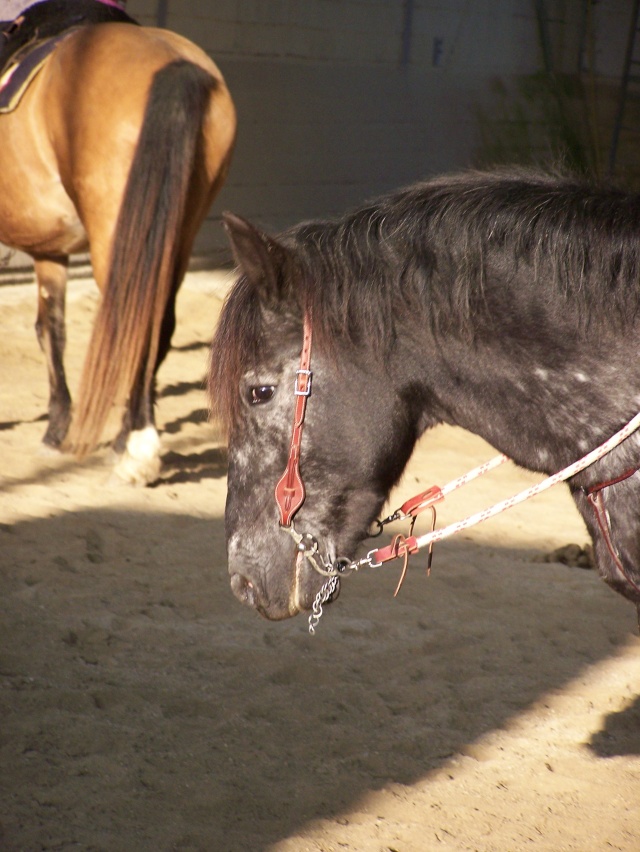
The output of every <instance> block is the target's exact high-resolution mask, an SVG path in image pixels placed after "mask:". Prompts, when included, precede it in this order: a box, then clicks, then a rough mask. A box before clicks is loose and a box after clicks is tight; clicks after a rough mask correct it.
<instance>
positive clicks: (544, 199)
mask: <svg viewBox="0 0 640 852" xmlns="http://www.w3.org/2000/svg"><path fill="white" fill-rule="evenodd" d="M279 241H280V242H281V243H282V244H283V245H284V246H286V247H287V248H288V249H289V251H290V253H291V256H292V258H293V260H292V263H291V265H290V269H289V270H288V271H286V270H285V272H284V273H283V274H284V277H285V280H284V281H283V310H284V311H288V310H289V307H288V306H290V305H291V303H292V302H293V303H294V304H295V305H296V306H297V309H298V310H297V313H298V316H301V315H302V312H303V311H308V310H311V312H312V316H313V317H314V326H315V327H316V329H317V333H318V336H319V338H320V339H321V342H323V343H324V344H325V345H329V346H330V345H331V343H332V342H338V343H340V342H342V341H344V340H347V339H348V340H351V341H353V342H354V343H356V344H357V345H359V346H368V347H371V348H375V347H376V346H377V345H379V341H381V340H383V341H387V342H389V341H391V342H392V341H393V339H394V336H395V333H396V328H397V326H398V325H399V324H400V323H407V322H412V321H413V322H415V321H416V319H417V318H419V320H420V322H421V323H422V324H423V325H430V326H431V328H433V329H434V331H438V332H439V333H449V332H453V331H457V332H461V331H463V330H464V329H465V328H466V329H468V328H470V327H472V326H473V323H474V322H476V321H477V320H478V318H479V317H484V318H487V314H488V312H490V310H491V294H490V293H487V287H488V286H490V285H489V284H488V279H487V275H486V273H487V269H488V267H489V266H491V268H492V269H494V270H495V268H496V264H498V265H499V267H500V268H501V269H502V270H503V277H502V280H503V282H504V280H506V281H508V280H509V272H510V271H511V272H513V273H515V271H516V270H517V269H518V268H519V266H520V265H524V264H526V265H527V267H529V268H530V269H532V270H533V275H532V276H530V278H531V279H532V280H533V281H534V282H535V284H536V286H537V285H539V286H543V287H544V288H546V290H547V291H548V293H549V298H553V299H558V298H560V299H563V300H564V301H565V303H566V310H567V311H570V312H572V313H573V314H575V316H576V323H582V324H584V325H588V322H589V317H590V315H591V314H593V313H594V312H599V314H602V313H603V312H604V313H605V314H606V316H607V317H610V318H611V321H612V322H613V321H616V322H618V323H621V324H623V325H624V324H625V323H628V322H631V321H632V320H633V319H634V318H635V317H636V314H637V311H638V305H639V302H640V287H639V286H638V285H637V284H638V278H639V275H640V196H639V195H636V194H627V193H624V192H622V191H620V190H618V189H615V188H611V187H595V186H592V185H589V184H587V183H585V182H584V181H582V180H579V179H577V178H572V177H558V176H554V175H549V174H543V173H538V172H531V171H524V170H509V171H507V170H497V171H492V172H465V173H462V174H458V175H453V176H445V177H439V178H436V179H434V180H430V181H426V182H423V183H418V184H416V185H414V186H411V187H409V188H406V189H403V190H399V191H398V192H395V193H392V194H390V195H387V196H384V197H382V198H380V199H377V200H375V201H373V202H371V203H369V204H366V205H364V206H362V207H360V208H359V209H357V210H355V211H353V212H351V213H349V214H347V215H345V216H343V217H341V218H339V219H336V220H330V221H317V222H307V223H303V224H301V225H298V226H296V227H294V228H292V229H291V230H289V231H287V232H285V233H284V234H282V235H281V236H280V238H279ZM289 279H295V280H289ZM629 282H633V283H634V285H635V286H629ZM262 334H263V314H262V311H261V307H260V305H259V303H258V300H257V299H256V297H255V293H254V291H253V289H252V287H250V286H249V284H248V283H247V282H246V280H244V279H243V278H240V280H239V281H238V282H237V284H236V285H235V287H234V288H233V289H232V291H231V293H230V294H229V297H228V299H227V302H226V304H225V307H224V310H223V313H222V317H221V320H220V324H219V327H218V331H217V333H216V337H215V339H214V343H213V347H212V356H211V374H210V390H211V394H212V399H213V402H214V406H215V408H216V410H217V412H218V413H219V414H220V415H221V417H222V418H223V420H224V421H226V422H230V421H233V419H234V417H235V416H236V413H237V411H236V400H237V387H238V381H239V378H240V376H241V375H242V374H243V373H244V372H245V370H246V369H247V368H248V366H249V364H251V363H252V361H255V362H256V363H257V362H258V361H259V358H260V352H261V341H262V339H263V338H262Z"/></svg>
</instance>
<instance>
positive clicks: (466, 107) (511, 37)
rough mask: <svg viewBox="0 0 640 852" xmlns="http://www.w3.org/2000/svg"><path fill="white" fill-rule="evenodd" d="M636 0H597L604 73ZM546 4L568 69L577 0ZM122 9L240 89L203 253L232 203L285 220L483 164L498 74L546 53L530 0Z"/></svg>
mask: <svg viewBox="0 0 640 852" xmlns="http://www.w3.org/2000/svg"><path fill="white" fill-rule="evenodd" d="M630 5H631V3H630V0H600V2H599V3H597V4H595V5H594V6H593V10H592V11H593V14H594V15H596V16H597V18H596V23H597V26H598V28H599V29H598V33H599V34H598V40H597V43H596V57H597V66H598V69H597V70H598V72H599V73H601V74H604V75H607V74H608V75H610V76H611V77H615V76H616V75H617V74H619V73H620V68H621V63H622V55H623V52H624V43H625V39H626V32H627V27H628V20H627V19H628V17H629V11H630ZM410 8H411V9H412V12H413V13H412V17H411V21H410V26H409V25H408V21H407V17H406V15H407V10H408V9H410ZM547 8H548V10H549V32H550V35H551V38H552V42H553V61H554V65H555V66H556V67H557V68H558V69H559V70H562V71H568V72H573V71H575V70H576V68H577V64H578V56H577V45H578V43H579V37H578V35H579V30H580V28H579V18H580V14H581V9H582V2H581V0H547ZM127 10H128V11H129V13H130V14H131V15H133V16H134V17H136V18H138V19H139V20H140V22H141V23H143V24H145V25H155V24H157V23H158V20H162V21H163V22H164V23H166V26H167V27H168V28H170V29H173V30H175V31H177V32H180V33H182V34H184V35H185V36H187V37H189V38H191V39H192V40H193V41H195V42H196V43H198V44H199V45H201V46H202V47H203V48H204V49H205V50H207V51H208V52H209V53H210V54H211V56H212V57H213V58H214V60H215V61H216V62H217V63H218V65H219V66H220V68H221V70H222V71H223V73H224V75H225V77H226V79H227V82H228V84H229V86H230V89H231V92H232V94H233V97H234V100H235V102H236V106H237V109H238V115H239V133H238V144H237V149H236V152H235V157H234V161H233V164H232V168H231V172H230V175H229V178H228V181H227V184H226V186H225V187H224V188H223V190H222V192H221V194H220V197H219V199H218V200H217V201H216V202H215V204H214V207H213V209H212V212H211V214H210V216H209V218H208V219H207V222H206V223H205V225H204V227H203V229H202V231H201V234H200V236H199V238H198V241H197V244H196V251H197V253H198V254H211V253H212V252H216V251H219V250H220V248H221V247H222V246H225V245H226V243H225V241H224V238H223V235H222V230H221V228H220V224H219V217H220V213H221V211H222V210H223V209H230V210H233V211H235V212H237V213H240V214H242V215H245V216H247V217H249V218H251V219H254V220H256V221H258V222H260V223H262V224H263V225H265V226H266V227H268V228H271V229H280V228H283V227H285V226H286V225H288V224H290V223H293V222H295V221H298V220H300V219H303V218H308V217H315V216H325V215H331V214H335V213H339V212H341V211H343V210H345V209H346V208H348V207H350V206H353V205H355V204H357V203H359V202H360V201H362V200H363V199H365V198H369V197H371V196H373V195H376V194H378V193H381V192H383V191H386V190H388V189H391V188H393V187H397V186H400V185H403V184H406V183H409V182H411V181H414V180H417V179H419V178H422V177H425V176H428V175H430V174H433V173H437V172H441V171H445V170H450V169H456V168H461V167H465V166H468V165H470V164H472V162H473V159H474V155H475V153H476V151H477V146H478V142H479V133H478V122H477V108H478V107H479V106H484V107H485V108H487V107H489V108H490V105H491V103H492V100H491V99H492V95H491V94H490V89H491V81H492V80H494V79H496V78H501V79H503V80H509V79H512V78H513V77H514V75H517V74H529V73H533V72H535V71H537V70H540V69H541V68H542V67H543V56H542V51H541V48H540V38H539V33H538V22H537V19H536V16H535V4H534V3H533V0H413V2H411V0H128V2H127ZM603 33H604V35H603Z"/></svg>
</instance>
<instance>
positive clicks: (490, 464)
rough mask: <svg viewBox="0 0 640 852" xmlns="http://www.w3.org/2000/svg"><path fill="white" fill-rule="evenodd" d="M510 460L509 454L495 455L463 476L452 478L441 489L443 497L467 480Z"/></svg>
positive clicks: (469, 480)
mask: <svg viewBox="0 0 640 852" xmlns="http://www.w3.org/2000/svg"><path fill="white" fill-rule="evenodd" d="M508 461H509V456H505V455H499V456H495V457H494V458H492V459H489V461H486V462H483V463H482V464H480V465H478V467H474V468H473V470H470V471H469V472H468V473H463V474H462V476H459V477H458V478H457V479H452V480H451V482H448V483H447V484H446V485H443V486H442V488H441V489H440V493H441V494H442V496H443V497H446V496H447V494H451V492H452V491H455V490H456V489H458V488H460V487H461V486H462V485H466V484H467V482H471V481H472V480H474V479H477V478H478V477H479V476H482V475H483V474H484V473H488V472H489V471H490V470H493V469H494V468H496V467H500V465H501V464H504V463H505V462H508Z"/></svg>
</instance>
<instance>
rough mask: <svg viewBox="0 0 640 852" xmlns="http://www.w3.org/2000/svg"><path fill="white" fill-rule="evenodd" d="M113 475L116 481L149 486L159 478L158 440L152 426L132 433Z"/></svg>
mask: <svg viewBox="0 0 640 852" xmlns="http://www.w3.org/2000/svg"><path fill="white" fill-rule="evenodd" d="M113 473H114V475H115V477H117V480H116V481H120V482H126V483H128V484H130V485H150V484H151V483H152V482H155V481H156V480H157V479H158V477H159V476H160V438H159V437H158V433H157V432H156V430H155V429H154V428H153V426H147V428H146V429H139V430H138V431H136V432H132V433H131V434H130V435H129V437H128V439H127V447H126V449H125V451H124V453H123V454H122V456H121V457H120V460H119V461H118V464H117V465H116V466H115V467H114V469H113Z"/></svg>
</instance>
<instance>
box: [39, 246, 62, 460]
mask: <svg viewBox="0 0 640 852" xmlns="http://www.w3.org/2000/svg"><path fill="white" fill-rule="evenodd" d="M34 265H35V272H36V281H37V286H38V316H37V320H36V335H37V338H38V342H39V344H40V347H41V349H42V351H43V352H44V354H45V357H46V359H47V372H48V375H49V425H48V427H47V431H46V432H45V434H44V437H43V439H42V444H43V447H44V448H49V449H51V450H58V449H59V448H60V445H61V443H62V441H63V440H64V438H65V436H66V434H67V430H68V428H69V422H70V420H71V395H70V393H69V388H68V386H67V380H66V377H65V372H64V348H65V343H66V329H65V296H66V289H67V266H68V258H67V257H56V258H51V257H48V258H35V259H34Z"/></svg>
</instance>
